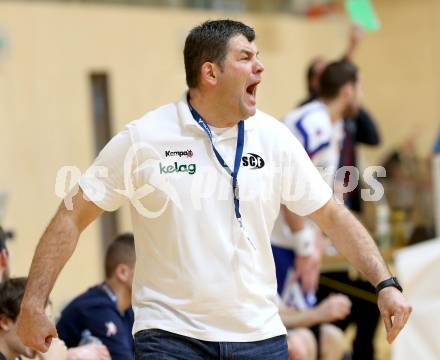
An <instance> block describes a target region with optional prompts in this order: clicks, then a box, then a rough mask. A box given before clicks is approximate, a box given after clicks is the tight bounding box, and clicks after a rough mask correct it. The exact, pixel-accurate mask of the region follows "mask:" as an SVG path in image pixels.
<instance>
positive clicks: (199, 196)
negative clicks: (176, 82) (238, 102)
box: [80, 97, 332, 342]
mask: <svg viewBox="0 0 440 360" xmlns="http://www.w3.org/2000/svg"><path fill="white" fill-rule="evenodd" d="M214 132H216V131H214ZM214 142H215V145H216V148H217V150H218V151H219V153H220V154H221V155H222V157H223V158H224V159H225V161H226V163H227V164H228V165H229V166H230V167H231V168H233V162H234V158H235V150H236V142H237V126H234V127H232V128H230V129H227V130H223V131H217V135H216V136H214ZM135 150H136V151H135ZM127 154H128V156H127ZM134 154H135V156H133V155H134ZM127 159H128V160H127ZM106 169H108V170H106ZM106 172H107V174H106ZM96 174H99V176H96ZM105 175H107V176H105ZM238 183H239V187H240V212H241V215H242V219H243V224H244V227H245V229H246V232H247V234H248V237H249V238H250V240H248V239H247V238H246V236H245V235H244V231H242V229H241V228H240V226H239V224H238V221H237V219H236V217H235V213H234V205H233V196H232V187H231V177H230V175H229V174H228V173H227V172H226V171H225V170H224V169H223V168H222V167H221V166H220V164H219V163H218V161H217V159H216V157H215V155H214V153H213V151H212V147H211V143H210V142H209V138H208V136H207V135H206V133H205V132H204V131H203V130H202V128H201V127H200V126H199V125H198V124H197V123H196V121H195V120H194V119H193V117H192V115H191V113H190V111H189V108H188V104H187V102H186V97H183V98H182V99H181V100H180V101H178V102H176V103H171V104H168V105H165V106H162V107H160V108H158V109H156V110H154V111H151V112H149V113H147V114H146V115H144V116H143V117H142V118H140V119H138V120H135V121H133V122H131V123H130V124H128V125H127V126H126V129H125V130H123V131H122V132H120V133H119V134H117V135H116V136H115V137H114V138H113V139H112V140H110V142H109V143H108V144H107V145H106V146H105V147H104V149H103V150H102V151H101V152H100V154H99V155H98V157H97V159H96V160H95V162H94V164H93V165H92V167H91V168H90V169H89V171H88V172H87V173H86V175H84V176H83V177H82V178H81V180H80V186H81V188H82V189H83V191H84V192H85V194H86V195H87V196H88V197H89V198H91V199H92V201H93V202H94V203H96V204H97V205H98V206H99V207H101V208H102V209H104V210H107V211H113V210H116V209H117V208H119V207H120V206H121V205H122V204H123V203H124V202H126V201H130V202H131V216H132V222H133V232H134V236H135V245H136V257H137V261H136V269H135V277H134V283H133V308H134V312H135V323H134V328H133V333H136V332H138V331H140V330H143V329H150V328H159V329H163V330H166V331H170V332H173V333H177V334H181V335H185V336H189V337H193V338H197V339H201V340H207V341H238V342H244V341H258V340H263V339H267V338H270V337H273V336H277V335H281V334H285V333H286V330H285V328H284V326H283V324H282V322H281V319H280V317H279V315H278V308H277V300H276V278H275V269H274V262H273V257H272V251H271V247H270V241H269V236H270V234H271V231H272V227H273V224H274V221H275V219H276V217H277V215H278V212H279V206H280V203H284V204H286V205H287V206H288V208H289V209H290V210H291V211H293V212H296V213H297V214H299V215H307V214H309V213H311V212H313V211H315V210H317V209H319V208H320V207H322V206H323V205H324V204H325V203H327V202H328V200H329V199H330V197H331V195H332V192H331V189H330V188H329V187H328V186H327V184H326V183H325V182H324V181H323V180H322V178H321V176H320V175H319V173H318V172H317V171H316V169H315V167H314V166H313V164H312V163H311V161H310V159H309V158H308V156H307V154H306V152H305V151H304V149H303V147H302V146H301V144H300V143H299V142H298V141H297V140H296V139H295V138H294V137H293V136H292V134H291V133H290V131H289V130H288V129H287V128H286V127H285V126H284V125H283V124H282V123H281V122H279V121H277V120H276V119H274V118H272V117H271V116H269V115H267V114H265V113H263V112H261V111H257V113H256V114H255V115H254V116H252V117H251V118H249V119H247V120H246V121H245V139H244V152H243V157H242V163H241V168H240V171H239V174H238Z"/></svg>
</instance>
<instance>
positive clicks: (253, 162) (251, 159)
mask: <svg viewBox="0 0 440 360" xmlns="http://www.w3.org/2000/svg"><path fill="white" fill-rule="evenodd" d="M241 160H242V164H243V166H248V167H250V168H251V169H261V168H262V167H263V166H264V160H263V158H262V157H261V156H260V155H257V154H253V153H247V154H246V155H245V156H243V157H242V158H241Z"/></svg>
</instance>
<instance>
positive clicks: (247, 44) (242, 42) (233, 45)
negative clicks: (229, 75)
mask: <svg viewBox="0 0 440 360" xmlns="http://www.w3.org/2000/svg"><path fill="white" fill-rule="evenodd" d="M228 45H229V50H233V51H245V52H252V53H258V52H259V51H258V47H257V44H256V43H255V41H249V40H248V39H247V38H246V37H245V36H244V35H241V34H239V35H236V36H234V37H232V38H231V39H230V40H229V44H228Z"/></svg>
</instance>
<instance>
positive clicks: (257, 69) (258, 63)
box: [254, 59, 264, 74]
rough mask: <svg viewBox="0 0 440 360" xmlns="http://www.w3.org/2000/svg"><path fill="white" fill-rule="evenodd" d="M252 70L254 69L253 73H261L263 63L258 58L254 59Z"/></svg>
mask: <svg viewBox="0 0 440 360" xmlns="http://www.w3.org/2000/svg"><path fill="white" fill-rule="evenodd" d="M254 71H255V73H257V74H261V73H262V72H263V71H264V65H263V63H262V62H261V60H260V59H257V60H256V61H255V68H254Z"/></svg>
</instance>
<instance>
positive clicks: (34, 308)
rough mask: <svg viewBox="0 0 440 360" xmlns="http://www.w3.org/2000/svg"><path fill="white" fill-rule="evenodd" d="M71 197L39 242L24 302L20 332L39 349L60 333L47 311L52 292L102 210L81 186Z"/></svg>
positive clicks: (34, 347)
mask: <svg viewBox="0 0 440 360" xmlns="http://www.w3.org/2000/svg"><path fill="white" fill-rule="evenodd" d="M72 201H73V209H72V210H68V209H66V207H65V205H64V202H63V203H61V205H60V207H59V208H58V211H57V213H56V214H55V216H54V218H53V219H52V221H51V222H50V224H49V226H48V227H47V229H46V231H45V232H44V234H43V236H42V237H41V239H40V242H39V243H38V246H37V249H36V251H35V254H34V258H33V260H32V265H31V269H30V272H29V278H28V281H27V286H26V291H25V294H24V297H23V301H22V304H21V312H20V316H19V319H18V334H19V336H20V338H21V339H22V341H23V343H24V344H25V345H27V346H29V347H31V348H33V349H35V350H38V351H40V352H46V351H47V350H48V348H49V346H50V341H51V338H52V337H56V336H57V332H56V328H55V325H54V324H53V322H52V321H50V320H49V319H48V317H47V316H46V315H45V313H44V308H45V305H46V302H47V299H48V297H49V294H50V292H51V290H52V288H53V286H54V284H55V281H56V279H57V277H58V275H59V273H60V271H61V269H62V268H63V267H64V265H65V264H66V262H67V260H68V259H69V258H70V257H71V256H72V254H73V252H74V250H75V248H76V244H77V242H78V239H79V236H80V234H81V232H82V231H83V230H84V229H85V228H86V227H87V225H89V224H90V223H91V222H92V221H93V220H95V219H96V218H97V217H98V216H99V215H100V214H101V213H102V209H100V208H99V207H98V206H96V205H95V204H94V203H93V202H91V201H88V200H86V199H85V198H84V195H83V192H82V190H81V189H80V190H79V191H78V193H77V194H76V195H75V196H74V197H73V199H72Z"/></svg>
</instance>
